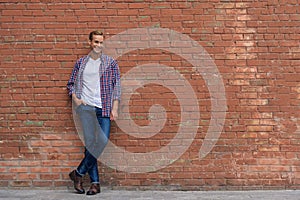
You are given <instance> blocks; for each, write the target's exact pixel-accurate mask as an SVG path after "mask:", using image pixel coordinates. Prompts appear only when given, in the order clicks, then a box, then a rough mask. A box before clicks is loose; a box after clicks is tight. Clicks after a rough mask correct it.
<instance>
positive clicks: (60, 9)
mask: <svg viewBox="0 0 300 200" xmlns="http://www.w3.org/2000/svg"><path fill="white" fill-rule="evenodd" d="M299 3H300V2H299V0H280V1H269V0H258V1H218V0H213V1H196V0H194V1H183V0H175V1H150V0H141V1H133V0H131V1H129V0H118V1H107V0H104V1H94V0H83V1H81V0H80V1H79V0H66V1H58V0H56V1H38V0H35V1H32V0H30V1H29V0H27V1H26V0H23V1H16V0H11V1H6V2H5V1H2V3H1V4H0V9H1V10H0V13H1V14H0V15H1V16H0V22H1V23H0V26H1V29H0V32H1V37H0V40H1V43H0V52H1V53H0V56H1V62H0V63H1V68H0V77H1V78H0V91H1V96H0V97H1V102H0V105H1V109H0V186H2V187H60V186H66V185H68V186H70V181H69V179H68V172H69V171H70V170H71V169H73V168H74V167H75V166H76V165H77V164H78V163H79V161H80V159H81V158H82V152H83V148H82V142H81V140H80V139H79V137H78V135H77V133H76V130H75V128H74V122H73V119H72V114H71V102H70V100H69V98H68V96H67V95H66V87H65V86H66V82H67V80H68V78H69V75H70V73H71V70H72V67H73V65H74V61H75V60H76V59H77V58H78V57H80V56H81V55H84V54H86V53H88V48H87V43H86V42H87V34H88V33H89V32H90V31H91V30H94V29H99V28H100V29H101V30H103V31H104V32H105V33H106V34H107V38H109V37H111V36H113V35H116V34H118V33H121V32H122V31H126V30H127V29H130V28H143V27H157V28H158V27H160V28H168V29H171V30H176V31H178V32H179V33H181V34H185V35H187V36H189V37H190V38H192V39H193V40H195V41H197V42H198V43H199V44H200V45H201V46H202V47H203V48H204V49H205V50H206V51H207V52H208V53H209V55H210V56H211V58H212V59H213V61H214V62H215V64H216V66H217V68H218V70H219V72H220V74H221V78H222V80H223V83H224V86H225V94H226V100H227V102H226V103H227V112H226V119H225V124H224V127H223V131H222V133H221V135H220V137H219V139H218V141H217V143H216V145H214V147H213V149H212V150H211V151H210V152H209V153H208V154H207V155H206V156H205V157H204V158H199V155H198V153H199V149H200V147H201V144H202V143H203V140H204V138H205V135H206V132H207V130H208V127H209V122H210V120H211V119H212V118H213V116H211V109H212V107H211V99H212V98H213V97H212V96H211V93H210V92H209V90H208V86H207V85H206V84H205V81H204V79H203V77H202V76H201V75H200V74H195V73H194V71H193V70H192V67H191V65H190V64H189V63H188V62H187V61H184V60H183V59H182V58H180V57H179V56H176V55H173V54H172V53H170V52H163V51H161V50H157V49H152V50H151V49H150V50H141V51H135V52H133V54H135V56H130V54H128V55H124V56H122V57H120V58H119V65H120V70H121V73H122V75H124V74H126V72H127V71H128V70H129V69H130V68H132V67H134V66H136V65H137V64H145V63H149V62H153V61H154V62H160V63H162V64H165V65H168V66H172V67H174V68H175V69H176V70H177V71H179V72H180V73H181V74H182V75H183V76H184V77H185V79H186V80H188V81H189V82H190V84H191V86H192V88H193V89H194V91H195V93H196V96H197V99H198V102H199V110H200V112H201V117H200V120H199V124H198V126H199V127H198V131H197V135H196V137H195V139H194V140H193V143H192V145H191V146H190V147H189V148H188V150H187V151H186V152H184V154H183V155H182V156H181V157H180V158H179V159H178V160H176V161H175V162H173V163H172V164H170V165H169V166H167V167H165V168H163V169H160V170H157V171H154V172H148V173H139V174H131V173H128V172H122V171H118V170H116V169H114V168H111V167H107V166H105V165H101V166H100V168H101V169H100V172H101V179H102V182H103V184H106V185H110V186H118V187H119V186H120V187H127V186H135V187H147V186H150V187H151V188H161V187H162V186H164V187H167V188H177V189H266V188H275V189H283V188H298V189H299V184H300V167H299V166H300V161H299V157H300V155H299V152H300V147H299V143H300V140H299V138H300V135H299V134H300V122H299V120H300V116H299V101H300V100H299V98H300V95H299V93H300V76H299V73H300V67H299V66H300V48H299V47H300V43H299V40H300V29H299V27H300V17H299V16H300V13H299V12H300V10H299V9H300V7H299ZM154 103H155V104H161V105H162V106H164V107H165V109H166V111H167V117H168V120H167V123H166V124H165V127H164V128H163V129H162V130H161V132H160V133H158V134H157V135H155V136H153V137H151V138H149V139H139V138H136V137H132V136H130V135H129V134H126V133H123V134H122V133H117V132H118V131H117V130H118V129H117V125H116V124H114V125H113V129H112V133H111V135H112V136H111V141H112V142H113V143H114V144H116V145H118V146H120V147H123V148H125V149H126V150H127V151H131V152H140V153H143V152H149V151H152V150H156V149H160V148H161V147H163V146H165V145H167V144H168V143H169V142H170V141H171V140H172V137H174V133H176V131H177V130H178V126H179V124H180V117H178V116H179V115H180V113H179V111H180V110H178V107H179V106H180V105H179V104H178V102H177V101H176V96H175V95H174V94H173V93H172V92H171V91H169V90H168V89H167V88H164V87H163V86H160V85H153V84H152V85H151V84H150V85H147V86H146V87H141V88H139V89H138V93H137V94H135V95H133V96H132V99H131V104H130V112H131V117H132V119H134V120H135V122H136V123H137V124H138V125H140V126H143V125H147V124H148V123H149V121H148V118H147V116H148V109H149V106H151V105H152V104H154ZM178 113H179V114H178ZM114 133H115V134H114Z"/></svg>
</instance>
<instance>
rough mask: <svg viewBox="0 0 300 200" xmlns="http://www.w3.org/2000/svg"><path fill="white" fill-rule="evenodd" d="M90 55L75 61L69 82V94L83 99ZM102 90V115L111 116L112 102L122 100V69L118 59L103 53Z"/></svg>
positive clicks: (101, 69) (100, 69)
mask: <svg viewBox="0 0 300 200" xmlns="http://www.w3.org/2000/svg"><path fill="white" fill-rule="evenodd" d="M88 59H90V57H89V56H84V57H81V58H80V59H78V60H77V62H76V63H75V66H74V68H73V71H72V74H71V77H70V79H69V81H68V84H67V89H68V91H69V96H71V95H72V94H73V93H75V95H76V96H77V98H79V99H81V94H82V86H83V71H84V69H85V66H86V63H87V62H88ZM99 76H100V83H99V84H100V90H101V101H102V116H103V117H109V116H110V112H111V109H112V102H113V101H114V100H120V96H121V84H120V71H119V66H118V63H117V61H115V60H114V59H113V58H111V57H109V56H107V55H101V64H100V66H99Z"/></svg>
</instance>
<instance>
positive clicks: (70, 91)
mask: <svg viewBox="0 0 300 200" xmlns="http://www.w3.org/2000/svg"><path fill="white" fill-rule="evenodd" d="M79 63H80V61H79V60H78V61H77V62H76V63H75V66H74V68H73V71H72V73H71V76H70V79H69V81H68V83H67V89H68V95H69V96H72V94H73V93H74V92H75V80H76V77H77V74H78V71H79V66H80V65H79Z"/></svg>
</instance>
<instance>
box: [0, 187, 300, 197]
mask: <svg viewBox="0 0 300 200" xmlns="http://www.w3.org/2000/svg"><path fill="white" fill-rule="evenodd" d="M0 199H1V200H2V199H5V200H6V199H7V200H21V199H22V200H23V199H24V200H82V199H89V200H90V199H91V200H92V199H111V200H129V199H130V200H131V199H133V200H152V199H159V200H164V199H183V200H196V199H197V200H198V199H200V200H202V199H203V200H227V199H230V200H248V199H257V200H269V199H270V200H284V199H287V200H299V199H300V190H250V191H153V190H151V191H148V190H146V191H141V190H112V189H109V188H102V192H101V193H100V194H97V195H94V196H86V195H85V194H75V193H74V192H73V191H71V190H62V189H60V190H45V189H34V190H27V189H26V190H25V189H20V190H12V189H1V190H0Z"/></svg>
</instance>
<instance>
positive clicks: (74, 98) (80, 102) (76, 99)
mask: <svg viewBox="0 0 300 200" xmlns="http://www.w3.org/2000/svg"><path fill="white" fill-rule="evenodd" d="M72 99H73V101H74V103H75V105H76V106H80V105H81V104H83V105H86V103H85V102H84V101H83V100H81V99H78V98H77V97H76V95H75V94H74V93H73V94H72Z"/></svg>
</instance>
